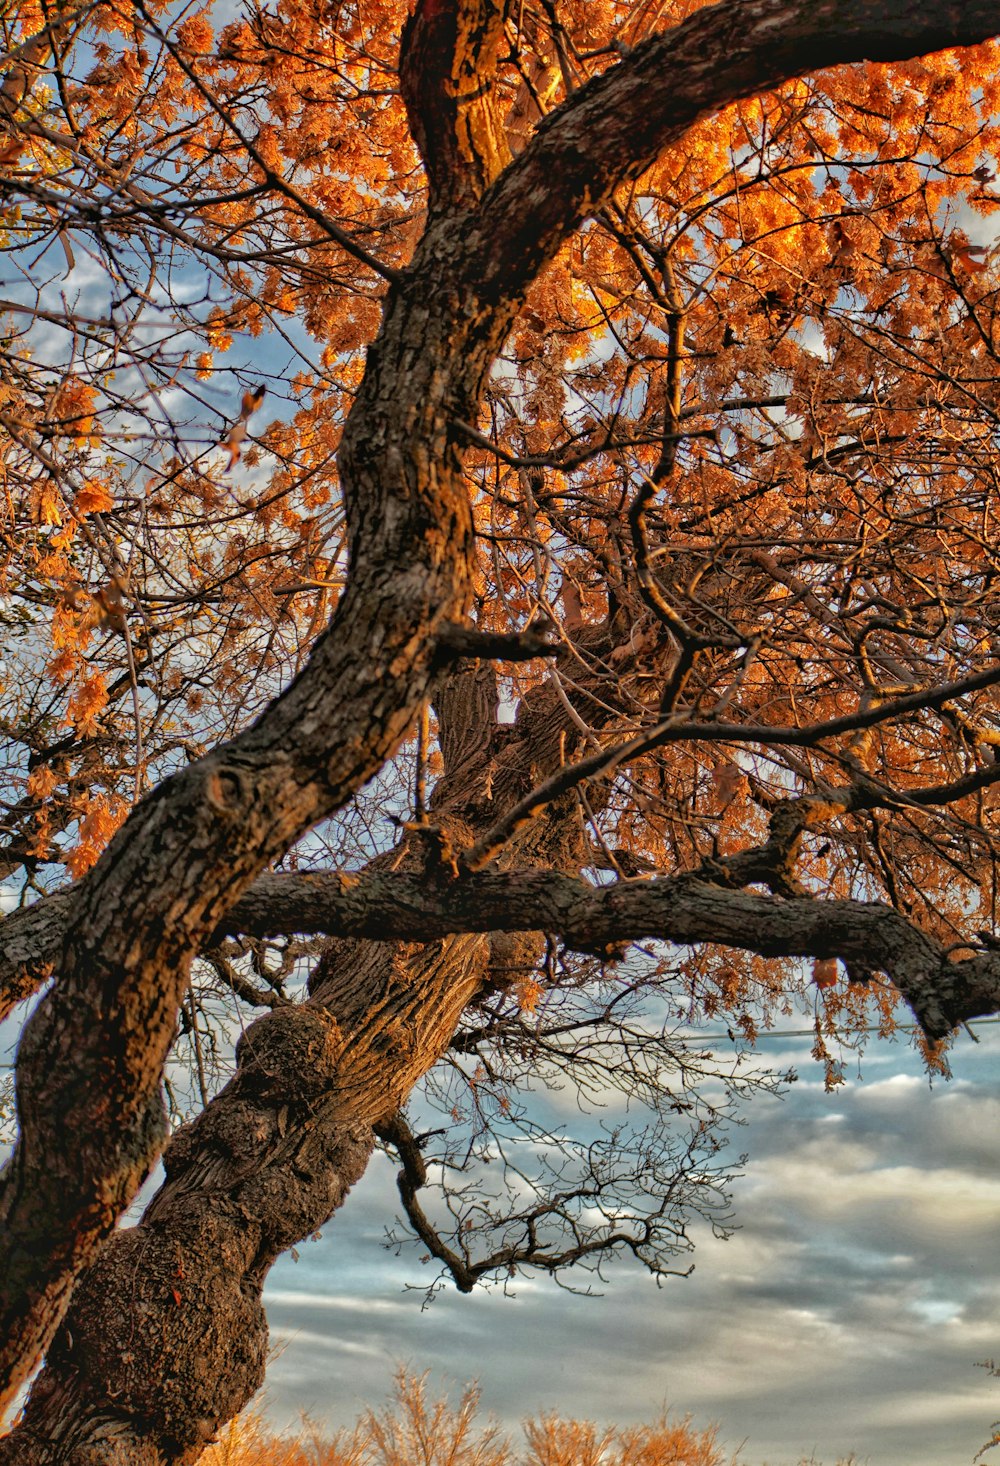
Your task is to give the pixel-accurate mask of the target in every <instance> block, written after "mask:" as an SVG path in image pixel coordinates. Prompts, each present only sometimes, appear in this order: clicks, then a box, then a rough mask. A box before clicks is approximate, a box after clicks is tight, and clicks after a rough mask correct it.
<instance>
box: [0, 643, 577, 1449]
mask: <svg viewBox="0 0 1000 1466" xmlns="http://www.w3.org/2000/svg"><path fill="white" fill-rule="evenodd" d="M436 706H437V711H438V716H439V721H440V742H441V747H442V751H443V754H444V758H445V774H444V777H443V778H442V780H441V782H440V784H439V785H438V788H437V789H436V790H435V794H434V797H433V798H432V800H431V808H430V811H429V824H428V826H427V827H426V830H422V829H420V828H416V829H412V830H411V831H410V832H409V833H408V834H407V836H406V838H405V840H404V841H403V842H402V845H401V847H400V848H397V850H396V851H394V852H392V853H391V854H390V855H386V856H381V857H379V858H378V859H377V860H376V861H374V862H373V865H374V867H375V868H379V867H381V868H385V867H388V866H390V865H391V866H393V867H394V868H398V867H399V866H400V864H402V865H403V866H404V867H409V868H411V869H422V871H423V875H424V879H425V880H426V881H427V882H431V883H433V882H435V881H437V880H449V879H451V873H450V871H449V870H448V868H447V865H446V864H445V863H444V862H446V861H447V859H448V853H447V852H448V846H449V843H451V844H453V845H454V847H455V848H456V849H458V848H460V847H462V846H467V845H468V844H469V843H470V842H471V841H472V840H473V839H474V838H475V836H476V834H477V833H479V832H481V830H482V829H485V828H486V827H488V826H489V825H490V824H491V823H492V822H493V821H494V820H495V819H496V818H497V817H498V816H499V815H500V814H501V813H503V812H504V811H505V810H506V809H508V808H510V807H511V806H513V805H514V804H515V803H516V802H517V801H518V800H519V799H520V798H522V797H523V795H524V794H525V793H526V792H527V791H528V790H529V789H530V788H531V786H532V783H533V782H534V781H535V780H536V779H537V778H538V776H539V775H540V774H541V775H544V774H545V773H547V772H550V771H551V770H552V769H553V768H555V767H557V766H558V763H559V760H560V757H561V756H564V755H571V754H572V753H573V751H574V747H575V743H576V742H578V740H579V738H580V734H579V731H578V730H577V729H576V728H575V727H574V725H573V724H572V723H571V722H570V720H569V717H568V716H567V713H566V710H565V708H564V707H563V706H562V704H561V703H560V702H559V700H558V699H557V698H556V697H555V696H554V694H553V692H552V690H551V688H549V687H546V686H541V687H538V688H535V689H534V690H533V691H532V692H530V693H529V694H528V695H527V697H526V698H525V699H524V700H523V701H522V704H521V708H520V711H519V716H518V718H517V721H516V723H515V724H514V725H513V726H510V725H503V724H500V723H498V722H497V721H496V689H495V680H494V676H493V673H492V670H491V669H490V668H488V667H483V666H480V667H476V668H469V669H467V670H466V671H465V672H464V673H462V674H460V675H457V676H455V677H453V678H452V679H450V681H449V683H448V684H447V685H446V686H445V687H443V688H442V689H441V691H440V694H439V696H438V698H437V701H436ZM586 849H587V843H586V839H585V836H584V831H583V826H582V823H581V820H580V815H579V810H578V807H577V804H576V801H575V799H574V798H570V799H564V800H562V801H561V802H559V804H558V805H554V806H553V807H552V808H551V809H550V810H549V811H547V812H546V814H545V815H544V816H542V817H540V818H538V819H537V820H535V821H534V822H532V823H531V824H530V825H528V826H526V828H525V830H524V832H523V834H522V835H521V837H520V838H519V839H517V840H516V841H515V842H513V844H512V846H511V848H510V850H509V852H508V854H507V857H506V858H507V860H509V861H514V862H516V863H517V864H518V866H520V867H523V866H526V865H527V866H533V865H544V866H546V867H549V868H552V867H555V868H557V869H560V870H564V871H570V870H573V871H579V869H580V868H581V865H582V864H583V863H584V861H585V858H586V856H585V851H586ZM512 941H513V942H514V944H515V946H516V949H517V950H516V954H515V956H516V963H517V965H519V966H524V965H531V964H532V963H533V962H534V961H535V960H537V958H538V956H539V953H540V948H541V937H540V936H532V935H530V934H525V935H522V936H518V937H515V938H511V937H510V936H509V935H507V934H503V935H502V936H501V935H500V934H497V938H496V945H495V949H494V939H493V938H491V936H490V935H489V934H486V935H481V934H467V935H458V936H450V937H446V938H444V939H442V940H440V941H437V942H432V943H428V944H426V945H423V946H420V945H415V944H405V943H399V942H396V943H378V942H366V941H360V940H354V939H335V940H334V941H332V942H331V944H330V947H329V949H328V950H327V952H326V953H325V955H324V956H323V958H322V959H321V961H320V962H319V964H318V965H317V968H316V970H315V971H314V973H313V974H312V977H311V979H310V983H309V990H310V991H309V997H308V999H307V1000H306V1001H305V1002H303V1003H301V1004H289V1005H288V1006H287V1007H279V1008H277V1009H274V1010H273V1011H271V1012H269V1013H267V1014H266V1015H265V1016H264V1017H262V1018H259V1019H258V1020H257V1021H256V1022H255V1023H253V1024H252V1025H251V1027H250V1028H249V1029H248V1030H247V1031H246V1033H245V1034H244V1035H243V1037H242V1038H241V1039H240V1042H239V1044H238V1046H237V1070H236V1073H235V1075H234V1076H233V1078H232V1079H231V1080H230V1081H229V1083H228V1084H227V1085H226V1086H225V1088H224V1089H223V1090H222V1092H221V1093H220V1094H219V1095H218V1096H217V1097H216V1099H215V1100H214V1101H213V1102H212V1103H211V1104H210V1105H209V1106H208V1108H207V1109H206V1110H205V1111H203V1113H202V1114H201V1115H200V1116H198V1118H197V1119H195V1120H194V1121H193V1122H192V1123H190V1124H188V1125H185V1126H184V1127H182V1128H181V1129H180V1130H179V1131H177V1133H176V1134H175V1135H174V1136H173V1137H172V1139H171V1141H170V1142H169V1144H168V1145H167V1148H166V1150H165V1152H164V1158H163V1159H164V1167H165V1170H166V1180H165V1181H164V1184H163V1186H162V1187H161V1189H160V1191H159V1192H158V1193H157V1195H156V1197H155V1198H154V1199H153V1201H152V1202H151V1203H150V1205H149V1206H148V1208H147V1210H146V1213H145V1215H144V1216H143V1218H142V1220H141V1222H140V1223H139V1225H138V1226H136V1227H134V1228H132V1229H128V1230H122V1231H119V1232H117V1233H116V1234H115V1235H114V1236H113V1237H112V1238H111V1239H110V1240H109V1241H108V1242H107V1243H106V1244H105V1246H104V1248H103V1249H102V1251H101V1252H100V1253H99V1255H98V1257H97V1260H96V1262H95V1263H94V1264H93V1265H92V1266H91V1267H90V1268H89V1269H88V1270H87V1271H86V1273H85V1274H84V1275H83V1277H82V1278H81V1279H80V1281H79V1283H78V1285H77V1288H76V1290H75V1292H74V1295H73V1301H72V1304H71V1306H70V1310H69V1313H68V1315H67V1317H66V1320H65V1322H64V1324H63V1326H62V1327H61V1328H60V1330H59V1332H58V1334H57V1336H56V1339H55V1341H54V1343H53V1345H52V1347H51V1349H50V1350H49V1354H48V1358H47V1362H46V1365H45V1367H44V1369H43V1371H42V1373H41V1375H40V1376H39V1378H38V1379H37V1380H36V1382H35V1385H34V1388H33V1390H32V1393H31V1397H30V1400H29V1402H28V1405H27V1407H26V1410H25V1412H24V1417H23V1420H22V1421H21V1423H20V1424H19V1425H18V1426H17V1428H16V1429H15V1430H14V1431H13V1432H12V1434H11V1435H10V1436H8V1437H7V1438H6V1439H5V1440H2V1441H0V1463H2V1466H56V1463H57V1462H58V1463H60V1466H164V1463H187V1462H192V1461H195V1460H196V1459H197V1457H198V1455H199V1453H200V1452H201V1451H202V1450H203V1449H204V1447H205V1445H206V1444H207V1443H208V1442H209V1441H210V1440H211V1439H212V1438H213V1436H214V1435H215V1433H216V1432H217V1431H218V1429H219V1427H220V1426H221V1425H222V1424H223V1423H224V1422H225V1421H226V1420H228V1419H229V1418H230V1417H231V1416H233V1415H234V1414H236V1413H237V1411H239V1410H240V1409H241V1408H243V1406H245V1405H246V1403H247V1402H248V1401H249V1400H250V1398H251V1397H252V1396H253V1394H254V1393H255V1392H256V1390H257V1389H258V1388H259V1387H260V1385H261V1383H262V1381H263V1378H264V1366H265V1361H266V1356H267V1342H268V1335H267V1322H266V1319H265V1316H264V1311H263V1308H262V1305H261V1290H262V1288H263V1285H264V1281H265V1278H266V1276H267V1273H268V1270H269V1269H270V1267H271V1264H272V1263H273V1262H274V1261H275V1259H276V1258H277V1257H278V1256H279V1254H280V1253H281V1252H283V1251H285V1250H286V1249H287V1248H289V1247H291V1246H293V1245H294V1244H295V1243H296V1242H298V1241H300V1240H301V1239H302V1238H304V1237H308V1236H309V1235H310V1234H311V1233H313V1232H315V1231H316V1230H317V1229H319V1228H320V1227H321V1226H323V1224H324V1223H325V1222H326V1221H328V1220H329V1218H330V1216H331V1215H332V1214H333V1212H335V1211H336V1210H337V1208H338V1207H340V1206H341V1205H342V1203H343V1201H344V1199H345V1198H346V1196H347V1193H348V1191H349V1190H350V1188H351V1186H352V1185H353V1184H354V1182H355V1181H356V1180H357V1179H358V1178H359V1177H360V1176H361V1174H362V1173H363V1171H364V1169H365V1167H366V1165H367V1164H368V1160H369V1158H370V1156H371V1153H372V1149H373V1143H374V1136H373V1127H374V1126H377V1125H379V1124H383V1123H385V1122H386V1121H387V1120H389V1119H390V1117H391V1116H392V1115H393V1114H394V1113H395V1112H396V1111H397V1110H398V1109H399V1108H400V1106H401V1105H402V1104H403V1103H404V1102H405V1100H406V1097H407V1095H408V1094H409V1092H410V1090H411V1089H412V1087H413V1085H414V1084H415V1083H416V1082H417V1080H418V1079H419V1078H420V1077H421V1076H422V1075H423V1074H424V1073H426V1071H427V1070H428V1069H429V1068H430V1067H431V1065H432V1064H433V1063H434V1062H435V1061H436V1060H437V1059H438V1058H439V1057H440V1055H441V1054H442V1053H443V1052H444V1050H445V1048H446V1047H447V1045H448V1042H449V1040H450V1038H451V1036H452V1034H453V1033H454V1030H455V1028H456V1026H457V1025H458V1022H459V1019H460V1017H461V1014H462V1011H463V1009H465V1007H466V1006H467V1005H468V1003H469V1002H470V1001H471V1000H472V999H474V998H475V996H476V995H477V993H479V992H480V991H481V990H482V989H483V987H484V985H485V984H487V983H491V984H497V985H503V984H509V982H510V980H511V979H510V977H509V976H508V975H506V972H505V969H509V967H510V966H511V965H512V962H511V956H512V948H511V943H512Z"/></svg>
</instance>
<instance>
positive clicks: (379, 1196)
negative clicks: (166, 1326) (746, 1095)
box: [262, 1025, 1000, 1466]
mask: <svg viewBox="0 0 1000 1466" xmlns="http://www.w3.org/2000/svg"><path fill="white" fill-rule="evenodd" d="M977 1036H978V1037H979V1040H980V1042H979V1043H978V1044H976V1043H973V1042H972V1041H971V1040H970V1039H969V1038H967V1037H962V1038H961V1039H960V1040H959V1042H958V1044H957V1045H956V1048H955V1050H954V1054H953V1071H954V1077H953V1079H952V1080H951V1081H950V1082H944V1081H941V1080H935V1083H934V1085H933V1087H931V1086H930V1085H929V1084H928V1081H927V1079H926V1076H925V1075H924V1074H923V1072H922V1069H921V1065H920V1062H919V1059H918V1058H917V1057H916V1055H915V1054H914V1053H913V1052H912V1051H911V1050H910V1049H909V1048H908V1047H907V1046H906V1045H905V1043H893V1044H889V1043H880V1044H873V1046H872V1047H871V1048H870V1050H869V1052H868V1054H867V1055H866V1056H865V1058H864V1060H863V1066H862V1070H863V1077H862V1078H860V1079H859V1078H858V1075H857V1071H856V1069H855V1070H854V1071H852V1072H851V1073H850V1074H849V1076H848V1083H847V1084H846V1085H845V1086H843V1087H841V1088H840V1089H839V1090H837V1091H836V1092H835V1093H833V1094H827V1093H825V1092H824V1091H823V1088H822V1074H821V1072H820V1070H819V1069H818V1067H817V1066H816V1065H815V1064H814V1063H813V1062H812V1061H811V1059H810V1058H809V1056H808V1041H807V1040H806V1041H803V1040H798V1041H796V1040H783V1041H781V1042H780V1043H779V1044H771V1045H769V1046H768V1048H767V1058H768V1059H769V1060H771V1061H773V1062H774V1063H775V1064H776V1065H782V1066H783V1065H786V1064H789V1063H791V1064H793V1065H794V1066H795V1067H796V1068H797V1069H798V1071H799V1073H800V1076H801V1077H800V1080H799V1082H798V1083H797V1084H795V1085H794V1086H793V1087H792V1088H791V1090H789V1091H788V1092H787V1094H786V1095H785V1097H784V1098H782V1099H779V1098H772V1097H768V1096H763V1095H762V1096H759V1097H758V1098H757V1099H755V1100H754V1101H753V1102H752V1103H751V1104H749V1105H748V1106H747V1108H746V1111H745V1113H746V1118H747V1124H746V1125H745V1126H744V1127H742V1128H741V1129H739V1130H738V1131H737V1132H736V1133H735V1135H734V1139H733V1143H734V1147H735V1149H736V1150H737V1151H746V1152H748V1153H749V1161H748V1164H747V1166H746V1169H745V1172H744V1175H743V1176H742V1178H741V1179H740V1180H739V1181H738V1182H737V1183H736V1186H735V1189H734V1203H735V1211H736V1221H737V1224H738V1226H739V1228H740V1230H739V1231H738V1232H737V1233H736V1235H735V1236H734V1237H733V1238H731V1239H730V1240H729V1241H719V1240H716V1239H715V1238H713V1237H712V1235H711V1233H710V1232H709V1230H708V1228H707V1227H701V1228H700V1229H696V1235H697V1239H698V1245H697V1248H696V1252H695V1263H696V1268H695V1272H694V1274H693V1275H692V1277H691V1278H689V1279H686V1280H681V1279H677V1280H671V1281H669V1282H668V1283H667V1285H666V1286H665V1287H663V1288H661V1289H657V1288H656V1286H655V1284H654V1283H653V1282H652V1281H651V1280H650V1279H649V1278H648V1277H646V1276H643V1275H640V1274H639V1272H638V1271H637V1270H635V1269H630V1268H628V1267H625V1266H622V1267H620V1268H617V1269H616V1270H615V1271H614V1272H613V1274H612V1276H611V1279H610V1282H609V1284H608V1286H607V1288H606V1290H605V1293H604V1296H602V1297H597V1298H581V1297H577V1296H573V1295H571V1294H569V1293H566V1292H563V1291H560V1290H559V1289H558V1288H557V1287H555V1286H554V1285H553V1284H552V1283H550V1282H548V1281H546V1280H544V1279H542V1280H538V1281H531V1280H527V1281H520V1280H519V1281H518V1286H517V1288H516V1292H515V1295H514V1296H513V1297H507V1298H505V1297H503V1296H502V1295H501V1294H500V1293H492V1294H480V1295H473V1296H472V1297H462V1296H460V1295H458V1294H457V1293H456V1292H455V1291H454V1290H449V1291H447V1292H445V1293H443V1294H440V1295H438V1297H436V1298H435V1300H434V1301H433V1302H432V1303H431V1304H430V1305H429V1306H428V1307H423V1306H422V1305H423V1303H424V1295H423V1291H422V1290H421V1289H420V1287H419V1285H420V1284H421V1282H425V1281H426V1278H425V1276H424V1270H423V1269H422V1268H421V1266H420V1264H419V1262H418V1260H417V1249H416V1248H414V1249H413V1250H412V1251H410V1252H409V1253H406V1254H404V1255H403V1256H402V1257H399V1258H397V1257H395V1256H393V1255H392V1254H391V1253H388V1252H386V1251H385V1250H384V1248H383V1247H382V1246H381V1242H382V1238H383V1232H384V1227H385V1225H386V1224H387V1222H389V1221H390V1220H391V1218H392V1217H393V1216H394V1215H395V1213H396V1210H397V1204H396V1196H395V1187H394V1183H393V1177H392V1172H391V1169H390V1168H389V1166H388V1165H387V1164H386V1163H385V1162H382V1161H380V1162H379V1163H377V1164H376V1165H375V1166H373V1168H372V1170H371V1171H370V1173H369V1175H368V1176H366V1178H365V1180H364V1181H363V1182H362V1184H361V1185H360V1186H359V1187H358V1188H357V1191H356V1192H355V1194H354V1195H353V1196H352V1198H351V1199H350V1200H349V1202H348V1205H347V1207H346V1208H345V1210H344V1211H343V1212H342V1213H341V1214H340V1216H339V1217H338V1218H336V1219H335V1220H334V1221H333V1222H332V1223H331V1224H330V1225H329V1226H328V1227H327V1228H326V1229H325V1231H324V1235H323V1237H322V1239H321V1240H320V1241H318V1242H313V1243H307V1244H304V1246H303V1247H302V1248H301V1249H300V1254H299V1260H298V1262H293V1261H292V1260H291V1258H285V1259H283V1260H282V1261H281V1262H280V1263H279V1264H278V1265H277V1266H276V1267H275V1269H274V1271H273V1272H272V1274H271V1278H270V1281H269V1284H268V1288H267V1292H266V1295H265V1296H266V1302H267V1305H268V1314H269V1318H270V1320H271V1329H272V1340H273V1343H274V1345H275V1347H276V1348H277V1349H278V1350H279V1351H280V1353H279V1354H278V1357H277V1358H276V1359H275V1360H274V1362H273V1364H272V1367H271V1370H270V1375H269V1381H268V1385H267V1388H266V1391H265V1395H264V1398H263V1402H262V1403H263V1406H264V1409H265V1410H266V1412H267V1413H268V1415H269V1416H270V1418H271V1419H272V1420H273V1421H274V1422H275V1423H276V1424H278V1425H281V1426H283V1425H285V1424H288V1423H289V1422H291V1423H294V1421H295V1418H296V1416H297V1414H298V1412H299V1411H301V1410H305V1411H307V1412H308V1413H309V1414H310V1415H311V1416H312V1417H313V1418H315V1419H317V1420H320V1421H324V1422H325V1423H326V1424H328V1425H329V1426H330V1427H331V1428H333V1427H336V1426H339V1425H346V1424H350V1423H352V1422H353V1419H354V1417H355V1415H356V1414H357V1412H358V1411H359V1410H360V1409H362V1408H364V1407H365V1406H368V1405H377V1404H379V1403H380V1402H381V1400H382V1398H383V1397H384V1396H385V1395H386V1393H387V1392H388V1390H389V1388H390V1385H391V1377H392V1373H393V1370H394V1368H395V1366H396V1365H397V1364H399V1363H401V1362H402V1363H406V1364H408V1365H409V1366H410V1367H411V1368H412V1369H414V1370H415V1371H422V1370H424V1369H430V1370H431V1371H432V1379H431V1384H432V1388H433V1390H434V1391H435V1392H444V1390H446V1389H447V1388H449V1386H450V1387H451V1388H452V1391H453V1393H454V1392H455V1390H456V1387H457V1386H460V1385H461V1384H463V1383H465V1382H466V1381H468V1380H470V1379H477V1380H478V1381H479V1384H480V1386H481V1389H482V1404H483V1409H484V1411H493V1412H494V1413H495V1414H496V1415H497V1416H499V1417H500V1418H501V1419H502V1420H503V1421H504V1422H505V1423H506V1424H509V1425H511V1426H514V1427H516V1425H517V1423H518V1422H519V1421H520V1420H521V1419H523V1418H524V1417H526V1416H529V1415H532V1414H538V1413H541V1412H543V1411H550V1410H556V1411H558V1412H560V1413H563V1414H566V1415H574V1416H578V1417H586V1418H589V1419H596V1420H600V1421H604V1420H610V1421H616V1422H620V1423H627V1422H631V1421H637V1420H643V1419H651V1418H652V1417H654V1416H655V1415H656V1414H657V1413H658V1412H659V1410H660V1408H661V1407H662V1406H663V1405H664V1404H666V1405H668V1406H669V1407H671V1408H673V1409H676V1410H678V1411H680V1412H681V1413H685V1412H687V1411H691V1412H692V1413H693V1415H694V1416H695V1419H696V1421H697V1422H698V1423H699V1424H701V1425H706V1424H709V1423H711V1422H716V1421H717V1422H719V1424H720V1426H721V1435H722V1437H723V1438H724V1439H725V1441H726V1443H727V1445H728V1446H729V1447H730V1448H731V1449H735V1448H736V1447H738V1446H741V1445H742V1451H741V1460H743V1461H744V1462H746V1463H747V1466H761V1463H763V1462H765V1461H766V1462H768V1463H769V1466H786V1463H787V1466H794V1463H797V1462H798V1461H799V1459H800V1457H801V1456H803V1455H804V1456H807V1457H808V1455H809V1453H810V1452H814V1453H815V1458H816V1461H817V1462H822V1463H824V1466H835V1463H836V1461H837V1459H838V1457H844V1456H846V1455H848V1453H849V1452H851V1451H854V1452H856V1454H857V1457H858V1460H859V1462H868V1463H870V1466H942V1463H945V1462H947V1463H958V1462H963V1461H970V1460H971V1458H972V1457H973V1455H974V1453H975V1452H976V1451H977V1450H978V1449H979V1447H980V1446H981V1445H982V1444H983V1443H984V1441H986V1440H987V1439H988V1438H989V1435H990V1433H991V1424H992V1422H993V1420H994V1419H995V1418H996V1417H998V1416H1000V1381H996V1380H993V1379H991V1377H990V1376H989V1375H988V1374H987V1372H986V1371H985V1370H983V1369H980V1368H977V1367H976V1366H977V1362H978V1361H982V1360H985V1359H987V1358H989V1357H992V1356H997V1355H1000V1323H998V1320H1000V1279H998V1270H997V1267H996V1262H995V1249H996V1235H997V1230H998V1226H1000V1179H998V1178H1000V1166H998V1160H1000V1124H998V1121H1000V1090H998V1087H997V1084H996V1080H995V1077H994V1076H995V1072H996V1061H997V1058H998V1056H1000V1028H998V1027H993V1026H989V1025H984V1026H983V1027H981V1028H980V1029H979V1030H978V1035H977ZM412 1285H416V1289H415V1291H408V1286H412ZM998 1454H1000V1453H998Z"/></svg>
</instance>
